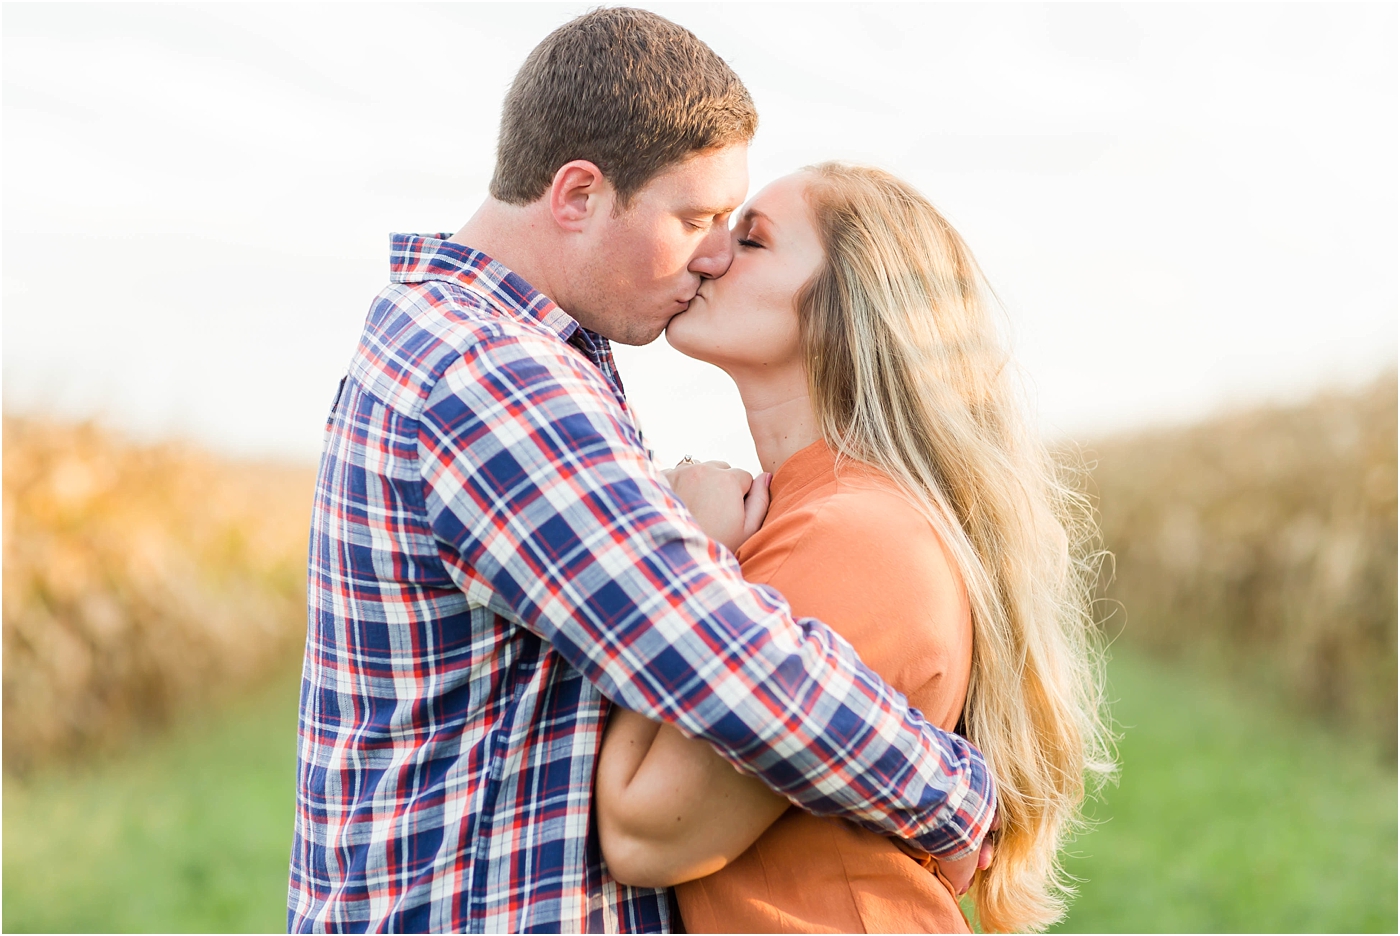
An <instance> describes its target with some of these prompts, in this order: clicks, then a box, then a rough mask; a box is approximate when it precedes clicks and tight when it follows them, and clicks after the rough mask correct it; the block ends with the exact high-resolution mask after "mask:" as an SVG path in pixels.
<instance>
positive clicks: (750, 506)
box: [744, 471, 773, 539]
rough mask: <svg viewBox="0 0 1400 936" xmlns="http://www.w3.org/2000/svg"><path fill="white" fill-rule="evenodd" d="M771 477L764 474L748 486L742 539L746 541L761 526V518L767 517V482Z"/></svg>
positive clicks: (766, 473)
mask: <svg viewBox="0 0 1400 936" xmlns="http://www.w3.org/2000/svg"><path fill="white" fill-rule="evenodd" d="M772 479H773V476H772V475H771V474H769V473H768V472H766V471H765V472H764V473H763V474H761V475H759V476H758V477H757V478H754V480H753V483H752V484H750V485H749V493H748V494H747V495H745V497H744V539H748V538H749V537H750V536H753V535H754V534H755V533H757V532H758V528H759V527H761V526H763V518H764V517H766V516H767V515H768V482H769V481H771V480H772Z"/></svg>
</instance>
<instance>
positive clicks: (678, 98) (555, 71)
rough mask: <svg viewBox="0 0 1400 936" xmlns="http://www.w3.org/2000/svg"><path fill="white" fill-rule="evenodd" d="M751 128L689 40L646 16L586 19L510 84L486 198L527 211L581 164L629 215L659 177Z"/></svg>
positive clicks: (748, 107) (723, 72)
mask: <svg viewBox="0 0 1400 936" xmlns="http://www.w3.org/2000/svg"><path fill="white" fill-rule="evenodd" d="M757 128H758V112H757V111H756V110H754V106H753V100H752V99H751V98H750V97H749V92H748V89H747V88H745V87H744V83H743V82H742V81H740V80H739V76H738V75H736V74H734V71H733V69H731V68H730V67H729V66H728V65H726V64H725V63H724V60H723V59H721V58H720V57H719V56H718V55H716V54H715V53H714V51H713V50H712V49H711V48H710V47H709V46H707V45H705V43H703V42H701V41H700V40H699V39H698V38H696V36H695V34H694V33H692V32H691V31H690V30H688V29H685V28H683V27H681V26H677V25H676V24H675V23H673V22H671V21H670V20H668V19H664V18H663V17H660V16H657V15H656V14H655V13H650V12H648V11H646V10H637V9H633V8H630V7H611V8H606V9H601V10H594V11H593V12H592V13H587V14H585V15H583V16H580V17H579V18H578V19H576V20H573V21H572V22H569V23H566V24H564V25H563V26H560V27H559V28H558V29H556V30H554V32H552V33H550V34H549V35H548V36H546V37H545V39H544V41H543V42H541V43H540V44H539V45H537V46H535V49H534V51H533V52H531V53H530V56H529V58H527V59H526V60H525V64H524V65H522V66H521V67H520V71H519V73H518V74H517V75H516V76H515V80H514V81H513V82H511V86H510V91H508V92H507V93H506V100H505V105H504V106H503V107H502V109H501V134H500V139H499V141H498V143H497V147H496V172H495V175H494V176H492V178H491V195H492V196H493V197H495V198H496V199H498V200H500V201H503V202H507V203H509V204H512V205H527V204H529V203H530V202H533V201H535V200H536V199H538V198H539V197H540V196H542V195H544V194H545V192H547V191H549V186H550V184H551V183H552V182H553V181H554V174H555V173H556V172H558V171H559V167H560V166H562V165H564V164H565V163H567V162H570V161H572V160H575V159H586V160H588V161H590V162H592V163H594V164H595V165H597V167H598V168H599V169H601V170H602V172H603V177H604V178H606V179H607V180H608V181H609V182H611V183H612V186H613V188H614V189H615V190H616V191H617V194H618V199H619V201H620V202H621V203H622V204H623V205H626V204H627V202H628V201H629V200H630V199H631V197H632V196H633V195H635V194H636V193H637V192H638V191H640V190H641V188H642V187H643V186H645V185H646V184H647V182H649V181H651V179H652V178H653V177H655V176H656V175H657V173H659V172H661V171H662V170H663V169H666V168H667V167H668V166H671V165H674V164H675V163H677V162H680V161H681V160H684V159H686V158H687V157H689V156H691V155H693V154H695V153H698V152H703V151H705V150H709V149H714V148H716V147H721V146H727V145H730V144H734V143H747V142H748V141H749V140H751V139H753V134H754V131H755V130H756V129H757Z"/></svg>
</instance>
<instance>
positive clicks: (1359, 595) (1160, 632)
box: [1090, 372, 1396, 753]
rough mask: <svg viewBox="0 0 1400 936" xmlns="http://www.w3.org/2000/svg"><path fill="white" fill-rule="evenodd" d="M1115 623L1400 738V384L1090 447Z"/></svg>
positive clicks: (1384, 381) (1133, 638)
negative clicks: (1399, 686)
mask: <svg viewBox="0 0 1400 936" xmlns="http://www.w3.org/2000/svg"><path fill="white" fill-rule="evenodd" d="M1090 456H1091V457H1094V458H1096V460H1097V465H1096V467H1095V468H1094V471H1093V479H1094V483H1095V485H1096V486H1097V489H1098V494H1099V498H1100V503H1099V507H1100V512H1101V516H1102V523H1103V535H1104V543H1105V545H1106V546H1107V547H1108V549H1110V550H1111V551H1112V552H1113V553H1114V554H1115V556H1116V570H1115V571H1116V575H1115V578H1114V580H1113V581H1112V583H1111V584H1110V585H1109V586H1108V588H1107V591H1106V594H1107V596H1108V598H1110V599H1114V600H1116V601H1117V602H1120V603H1121V613H1120V614H1119V615H1118V616H1117V618H1116V621H1115V620H1111V621H1110V623H1109V627H1110V630H1113V631H1116V630H1118V629H1119V628H1120V627H1121V630H1122V639H1124V640H1126V641H1130V642H1131V643H1133V644H1135V645H1138V646H1142V647H1145V648H1147V649H1149V650H1151V651H1154V652H1156V653H1158V654H1163V655H1169V656H1177V657H1187V658H1195V659H1197V660H1199V659H1202V658H1212V659H1213V661H1214V662H1215V663H1216V664H1218V665H1222V666H1225V667H1228V669H1229V670H1230V671H1231V672H1233V673H1235V674H1238V676H1239V677H1240V678H1241V679H1244V680H1252V681H1256V682H1257V681H1259V680H1263V681H1265V682H1267V683H1269V684H1271V685H1272V686H1273V687H1274V688H1275V689H1277V690H1278V691H1279V692H1280V693H1281V694H1283V695H1284V696H1286V697H1288V698H1291V699H1292V700H1294V701H1295V702H1296V703H1297V704H1298V706H1299V707H1300V709H1305V710H1307V711H1310V712H1313V713H1316V714H1318V715H1321V716H1323V717H1325V718H1329V719H1332V720H1335V721H1337V722H1339V723H1342V722H1345V723H1351V724H1353V725H1354V726H1356V727H1357V728H1358V729H1359V730H1361V731H1363V732H1364V733H1366V734H1369V735H1371V736H1372V737H1374V738H1375V739H1376V740H1377V741H1378V742H1379V743H1380V744H1381V745H1382V746H1383V748H1384V749H1385V750H1386V751H1388V752H1391V753H1393V752H1394V750H1395V739H1396V721H1395V719H1396V378H1395V374H1394V373H1393V372H1392V373H1390V374H1389V375H1387V376H1384V377H1382V378H1381V379H1379V380H1378V381H1376V382H1375V383H1374V384H1372V385H1371V386H1370V387H1368V388H1366V389H1365V390H1364V391H1362V392H1359V393H1355V394H1328V395H1324V396H1321V397H1318V398H1316V399H1315V400H1313V401H1312V402H1310V403H1307V404H1305V405H1301V406H1294V407H1287V408H1284V407H1278V408H1269V409H1261V410H1256V411H1253V412H1246V413H1239V414H1234V415H1230V416H1226V417H1222V418H1219V419H1216V420H1213V421H1210V422H1208V423H1204V424H1200V425H1195V426H1191V427H1187V428H1181V429H1172V430H1162V431H1156V432H1148V433H1142V434H1138V435H1132V436H1124V437H1120V438H1116V439H1111V440H1108V441H1106V442H1103V443H1101V444H1099V445H1096V446H1094V448H1093V450H1092V451H1091V453H1090Z"/></svg>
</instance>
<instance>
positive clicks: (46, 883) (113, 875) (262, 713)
mask: <svg viewBox="0 0 1400 936" xmlns="http://www.w3.org/2000/svg"><path fill="white" fill-rule="evenodd" d="M1111 672H1112V675H1113V686H1114V689H1115V692H1116V694H1117V695H1118V697H1119V699H1120V701H1119V703H1118V705H1117V706H1116V708H1115V716H1116V718H1117V720H1118V722H1119V723H1120V725H1121V726H1122V731H1123V741H1122V745H1121V754H1122V759H1123V774H1122V780H1121V783H1120V784H1119V785H1118V786H1117V787H1111V788H1109V789H1108V791H1107V792H1106V794H1105V797H1104V801H1103V802H1101V803H1099V804H1097V806H1096V812H1097V815H1098V818H1099V819H1100V825H1099V826H1098V828H1097V829H1096V830H1095V831H1093V832H1092V833H1090V834H1088V835H1086V836H1084V837H1083V838H1082V839H1080V840H1079V841H1078V842H1077V843H1076V844H1075V845H1074V848H1073V851H1074V852H1075V853H1076V855H1077V857H1075V858H1073V859H1071V861H1070V868H1071V870H1072V871H1073V872H1074V873H1075V874H1076V875H1078V876H1079V877H1081V878H1082V879H1084V883H1083V884H1082V886H1081V888H1080V896H1079V899H1078V900H1077V901H1076V903H1075V904H1074V907H1073V910H1072V911H1071V913H1070V916H1069V918H1068V919H1067V920H1066V921H1065V922H1064V924H1063V925H1062V926H1061V931H1063V932H1105V931H1128V932H1132V931H1146V932H1152V931H1238V930H1245V931H1262V932H1269V931H1377V932H1381V931H1389V932H1395V929H1396V775H1395V771H1394V767H1393V765H1381V764H1379V763H1378V761H1377V758H1376V756H1375V755H1374V753H1373V752H1372V751H1369V750H1363V749H1359V748H1357V747H1355V746H1354V744H1353V742H1349V741H1348V740H1347V739H1345V738H1342V737H1339V736H1335V735H1332V734H1329V733H1328V732H1326V731H1325V730H1323V729H1321V728H1319V727H1316V726H1313V725H1300V724H1297V723H1295V722H1293V721H1290V720H1289V719H1287V718H1285V717H1284V716H1282V715H1279V714H1276V713H1274V712H1272V711H1270V710H1269V709H1268V708H1267V707H1265V706H1263V705H1261V704H1260V703H1259V702H1258V701H1256V700H1253V699H1251V698H1249V697H1245V696H1240V695H1237V694H1235V693H1234V692H1232V691H1231V690H1230V689H1228V688H1227V687H1224V686H1222V685H1220V683H1219V682H1218V681H1217V680H1213V679H1208V678H1205V677H1200V676H1196V675H1193V674H1191V673H1189V672H1184V671H1180V670H1174V669H1170V668H1164V667H1162V666H1160V665H1158V664H1155V663H1148V662H1144V661H1142V660H1138V659H1134V658H1131V657H1126V656H1124V655H1121V654H1120V658H1119V659H1117V660H1116V661H1115V662H1114V663H1113V665H1112V667H1111ZM295 699H296V689H295V685H294V683H293V682H292V681H288V680H283V681H281V682H279V683H278V684H276V685H274V686H272V687H270V688H269V689H268V690H266V691H265V692H264V693H262V694H260V695H259V696H257V697H255V698H251V699H249V700H246V701H245V702H243V703H240V704H238V705H236V706H233V707H231V708H229V709H228V710H226V711H225V712H223V713H221V714H219V715H218V716H216V717H207V718H202V719H198V720H194V721H191V722H190V723H188V724H186V725H184V726H182V727H181V728H179V729H177V730H176V731H174V732H172V733H171V734H169V735H167V736H166V737H164V738H161V739H155V740H152V741H149V742H146V743H144V744H142V745H140V746H138V747H136V748H134V749H133V750H131V751H130V752H129V753H128V754H126V755H125V756H123V757H122V758H120V759H116V760H109V761H106V762H103V763H100V764H95V765H93V766H92V767H91V768H89V769H88V770H85V771H82V772H72V771H69V772H63V771H50V772H48V773H44V774H40V775H36V776H34V777H31V778H29V779H28V780H26V781H23V782H21V781H19V780H16V779H14V778H11V777H7V778H6V779H5V787H4V845H5V848H4V910H3V926H4V929H5V930H7V931H10V932H26V931H27V932H38V931H117V932H124V931H128V932H129V931H142V930H145V931H174V932H180V931H224V932H228V931H239V930H246V931H281V930H282V929H283V928H284V926H285V919H286V917H285V911H284V909H283V907H284V905H285V899H286V886H287V857H288V851H289V848H290V841H291V822H292V793H293V789H292V788H293V784H294V782H295V772H294V771H295V764H294V751H293V746H294V734H295V722H296V719H295V715H296V713H295V708H296V703H295Z"/></svg>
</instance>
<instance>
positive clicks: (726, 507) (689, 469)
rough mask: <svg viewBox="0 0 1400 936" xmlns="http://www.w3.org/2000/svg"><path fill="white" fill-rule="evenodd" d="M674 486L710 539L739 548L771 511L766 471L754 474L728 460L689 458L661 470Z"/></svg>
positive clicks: (673, 488)
mask: <svg viewBox="0 0 1400 936" xmlns="http://www.w3.org/2000/svg"><path fill="white" fill-rule="evenodd" d="M661 474H662V476H663V477H664V478H665V479H666V482H667V483H668V484H670V485H671V490H673V491H675V492H676V496H677V497H678V498H680V501H681V503H682V504H685V506H686V509H687V510H689V511H690V512H691V514H692V515H693V516H694V517H695V521H696V522H697V523H699V524H700V529H702V530H704V531H705V533H706V535H708V536H709V537H710V538H711V539H713V540H717V541H719V542H721V543H723V544H724V545H725V546H728V547H729V549H730V551H731V552H734V551H737V550H738V549H739V547H740V545H742V544H743V542H744V540H746V539H748V538H749V537H750V536H752V535H753V534H754V533H756V532H758V528H759V527H760V526H762V525H763V518H764V517H765V516H766V515H767V514H768V482H769V480H770V479H771V478H772V477H773V476H772V475H770V474H768V473H767V472H765V473H763V474H761V475H759V476H758V477H757V478H754V476H753V475H751V474H749V473H748V472H747V471H744V470H743V469H742V468H730V467H729V464H728V463H727V462H722V461H707V462H695V461H690V460H689V458H687V459H686V460H685V461H682V462H681V463H680V464H679V465H677V466H676V467H674V468H665V469H663V470H662V472H661Z"/></svg>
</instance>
